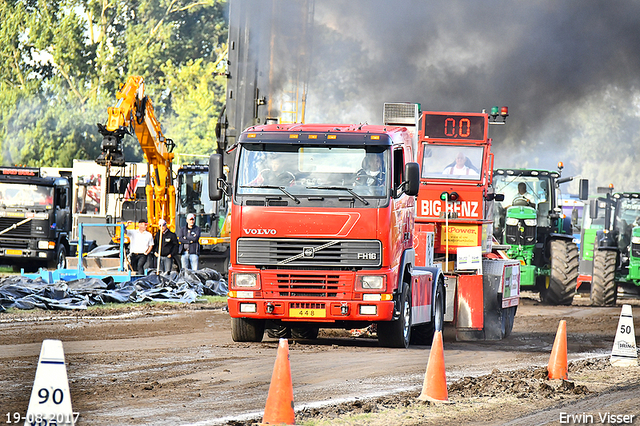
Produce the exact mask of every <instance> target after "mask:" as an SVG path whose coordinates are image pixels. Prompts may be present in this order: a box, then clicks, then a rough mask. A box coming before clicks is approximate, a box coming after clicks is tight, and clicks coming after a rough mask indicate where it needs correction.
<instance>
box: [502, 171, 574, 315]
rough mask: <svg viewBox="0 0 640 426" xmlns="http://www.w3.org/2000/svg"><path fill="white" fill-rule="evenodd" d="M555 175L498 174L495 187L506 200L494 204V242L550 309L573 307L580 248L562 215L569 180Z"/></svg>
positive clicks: (545, 172) (548, 172) (526, 284)
mask: <svg viewBox="0 0 640 426" xmlns="http://www.w3.org/2000/svg"><path fill="white" fill-rule="evenodd" d="M561 170H562V163H560V164H559V165H558V170H557V171H549V170H531V169H498V170H496V171H495V172H494V176H493V183H494V186H495V192H496V194H502V195H504V200H502V201H496V202H495V203H494V210H493V213H494V230H493V235H494V237H495V238H496V239H497V240H498V241H500V242H501V243H503V244H506V245H508V247H509V248H508V250H507V256H508V257H510V258H512V259H518V260H520V262H521V263H522V266H521V268H520V269H521V281H520V283H521V285H522V286H523V288H527V287H529V288H530V289H532V290H536V291H539V292H540V295H541V297H542V300H543V301H544V302H545V303H549V304H559V305H567V304H571V302H572V300H573V294H574V292H575V288H576V278H577V275H578V248H577V246H576V243H575V242H574V241H573V230H572V227H571V217H567V216H566V215H564V214H563V213H562V207H561V205H560V203H559V199H560V184H562V183H564V182H568V181H570V180H572V179H573V178H571V177H567V178H562V177H561Z"/></svg>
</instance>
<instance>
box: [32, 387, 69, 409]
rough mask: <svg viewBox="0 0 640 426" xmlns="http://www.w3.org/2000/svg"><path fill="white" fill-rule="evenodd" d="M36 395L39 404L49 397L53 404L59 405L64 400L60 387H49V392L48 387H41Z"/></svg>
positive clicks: (45, 401) (44, 402) (46, 400)
mask: <svg viewBox="0 0 640 426" xmlns="http://www.w3.org/2000/svg"><path fill="white" fill-rule="evenodd" d="M38 397H39V398H40V400H39V401H38V403H39V404H46V403H47V402H48V401H49V398H51V401H52V402H53V403H54V404H56V405H60V404H62V401H64V392H62V389H51V392H49V389H47V388H41V389H40V390H39V391H38Z"/></svg>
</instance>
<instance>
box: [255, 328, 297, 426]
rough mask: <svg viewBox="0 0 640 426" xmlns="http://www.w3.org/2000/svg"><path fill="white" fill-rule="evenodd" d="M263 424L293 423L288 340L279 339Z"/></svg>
mask: <svg viewBox="0 0 640 426" xmlns="http://www.w3.org/2000/svg"><path fill="white" fill-rule="evenodd" d="M261 424H263V425H276V424H277V425H280V424H285V425H293V424H295V413H294V412H293V385H292V384H291V367H290V365H289V342H288V341H287V339H280V343H279V344H278V354H277V355H276V364H275V365H274V367H273V374H272V376H271V385H270V386H269V396H267V405H266V407H265V409H264V416H263V417H262V423H261Z"/></svg>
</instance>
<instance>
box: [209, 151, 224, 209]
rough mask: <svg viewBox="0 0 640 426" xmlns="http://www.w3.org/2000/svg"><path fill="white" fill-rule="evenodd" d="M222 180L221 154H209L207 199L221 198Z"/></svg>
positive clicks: (216, 199)
mask: <svg viewBox="0 0 640 426" xmlns="http://www.w3.org/2000/svg"><path fill="white" fill-rule="evenodd" d="M222 182H224V166H223V164H222V155H220V154H211V157H209V199H210V200H211V201H218V200H220V199H221V198H222Z"/></svg>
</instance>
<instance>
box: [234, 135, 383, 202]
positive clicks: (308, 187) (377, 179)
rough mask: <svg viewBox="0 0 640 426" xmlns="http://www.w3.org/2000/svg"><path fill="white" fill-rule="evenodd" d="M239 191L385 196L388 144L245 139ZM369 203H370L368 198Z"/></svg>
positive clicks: (305, 195)
mask: <svg viewBox="0 0 640 426" xmlns="http://www.w3.org/2000/svg"><path fill="white" fill-rule="evenodd" d="M236 175H237V186H236V188H237V189H236V194H237V195H248V194H264V195H276V194H277V195H280V196H282V195H283V190H282V189H284V191H286V193H287V194H290V195H286V196H287V197H289V198H291V196H293V197H307V196H308V197H313V196H333V197H344V196H353V197H355V198H358V199H361V198H363V197H379V198H382V197H387V196H388V194H389V188H390V183H389V179H390V173H389V149H388V147H386V146H358V147H350V146H290V145H287V146H285V145H278V144H243V145H242V147H241V150H240V154H239V160H238V172H237V173H236ZM365 204H366V203H365Z"/></svg>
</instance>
